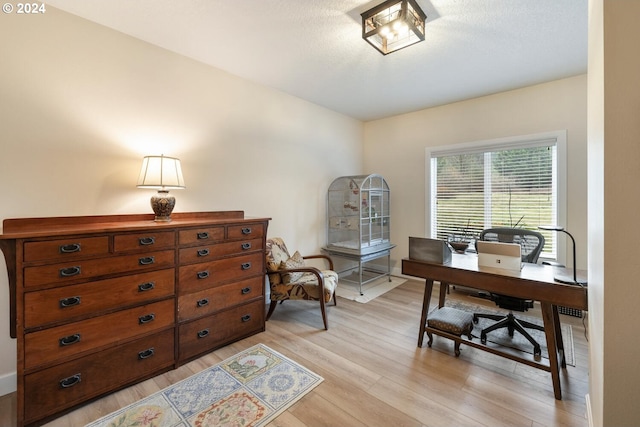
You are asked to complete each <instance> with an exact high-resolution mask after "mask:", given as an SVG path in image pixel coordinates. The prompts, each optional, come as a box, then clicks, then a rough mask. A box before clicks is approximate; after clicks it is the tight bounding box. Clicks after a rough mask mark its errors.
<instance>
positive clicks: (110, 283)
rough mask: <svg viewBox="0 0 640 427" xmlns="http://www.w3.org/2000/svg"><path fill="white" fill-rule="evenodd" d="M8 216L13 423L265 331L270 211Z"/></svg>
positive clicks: (4, 243) (1, 244)
mask: <svg viewBox="0 0 640 427" xmlns="http://www.w3.org/2000/svg"><path fill="white" fill-rule="evenodd" d="M153 218H154V216H153V214H150V215H113V216H111V215H110V216H88V217H87V216H85V217H58V218H21V219H6V220H4V222H3V234H2V235H0V249H2V252H3V253H4V257H5V261H6V264H7V271H8V275H9V287H10V311H11V312H10V315H11V324H10V326H11V331H10V333H11V336H12V337H13V338H16V339H17V413H18V417H17V418H18V420H17V422H18V426H25V425H38V424H41V423H42V422H44V421H46V420H49V419H51V418H55V417H56V416H57V415H60V414H61V413H64V412H66V411H68V410H69V409H71V408H73V407H75V406H77V405H79V404H81V403H83V402H85V401H88V400H91V399H93V398H96V397H98V396H101V395H104V394H107V393H109V392H112V391H114V390H117V389H120V388H123V387H125V386H128V385H131V384H133V383H136V382H139V381H141V380H144V379H147V378H149V377H152V376H154V375H157V374H159V373H161V372H164V371H167V370H170V369H173V368H175V367H176V366H178V365H180V364H182V363H185V362H186V361H189V360H191V359H194V358H196V357H198V356H200V355H202V354H204V353H207V352H209V351H211V350H213V349H215V348H218V347H221V346H223V345H226V344H229V343H231V342H233V341H236V340H239V339H241V338H244V337H247V336H249V335H253V334H255V333H258V332H262V331H264V328H265V323H264V322H265V321H264V310H265V301H264V278H265V265H264V264H265V254H264V250H265V239H266V234H267V226H268V221H269V218H254V219H249V218H245V217H244V213H243V212H242V211H223V212H195V213H176V214H173V215H172V218H173V220H172V221H171V222H164V223H161V222H154V220H153Z"/></svg>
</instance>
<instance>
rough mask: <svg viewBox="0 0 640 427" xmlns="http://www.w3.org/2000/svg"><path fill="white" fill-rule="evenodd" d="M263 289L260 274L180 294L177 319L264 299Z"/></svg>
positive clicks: (190, 317) (206, 313) (202, 314)
mask: <svg viewBox="0 0 640 427" xmlns="http://www.w3.org/2000/svg"><path fill="white" fill-rule="evenodd" d="M263 290H264V278H263V277H262V276H260V277H253V278H251V279H246V280H242V281H240V282H234V283H231V284H228V285H223V286H216V287H214V288H209V289H206V290H204V291H200V292H194V293H192V294H187V295H184V296H181V297H180V298H179V299H178V321H183V320H188V319H195V318H197V317H202V316H206V315H208V314H211V313H213V312H216V311H220V310H222V309H224V308H227V307H233V306H235V305H239V304H243V303H246V302H248V301H251V300H253V299H256V298H261V299H262V300H263V301H264V297H263V295H264V292H263Z"/></svg>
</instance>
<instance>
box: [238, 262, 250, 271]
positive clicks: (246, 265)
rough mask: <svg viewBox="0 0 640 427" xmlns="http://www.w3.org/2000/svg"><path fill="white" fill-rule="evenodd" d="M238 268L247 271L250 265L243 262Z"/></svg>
mask: <svg viewBox="0 0 640 427" xmlns="http://www.w3.org/2000/svg"><path fill="white" fill-rule="evenodd" d="M240 268H242V269H243V270H248V269H250V268H251V263H250V262H245V263H243V264H242V265H241V266H240Z"/></svg>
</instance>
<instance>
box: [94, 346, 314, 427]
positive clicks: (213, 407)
mask: <svg viewBox="0 0 640 427" xmlns="http://www.w3.org/2000/svg"><path fill="white" fill-rule="evenodd" d="M322 381H323V378H322V377H320V376H318V375H316V374H314V373H313V372H311V371H309V370H308V369H306V368H304V367H302V366H300V365H299V364H297V363H296V362H294V361H292V360H290V359H288V358H286V357H285V356H283V355H281V354H280V353H278V352H276V351H274V350H272V349H270V348H269V347H267V346H265V345H263V344H258V345H255V346H253V347H251V348H249V349H248V350H245V351H243V352H241V353H239V354H236V355H235V356H233V357H231V358H229V359H227V360H225V361H223V362H220V363H218V364H217V365H215V366H212V367H211V368H208V369H205V370H204V371H202V372H199V373H197V374H195V375H192V376H191V377H189V378H186V379H184V380H182V381H180V382H178V383H176V384H174V385H172V386H170V387H167V388H166V389H164V390H161V391H159V392H157V393H154V394H152V395H151V396H149V397H147V398H145V399H142V400H140V401H138V402H136V403H134V404H131V405H129V406H127V407H125V408H122V409H120V410H118V411H115V412H113V413H111V414H109V415H107V416H105V417H102V418H100V419H99V420H97V421H94V422H92V423H90V424H87V426H85V427H129V426H130V427H133V426H136V427H151V426H153V427H209V426H243V427H249V426H262V425H264V424H266V423H268V422H269V421H271V420H273V418H275V417H276V416H277V415H278V414H280V413H281V412H282V411H284V410H285V409H287V408H288V407H289V406H291V405H293V404H294V403H295V402H296V401H298V400H299V399H300V398H301V397H302V396H304V395H305V394H306V393H308V392H309V391H311V390H312V389H313V388H314V387H316V386H317V385H318V384H320V383H321V382H322Z"/></svg>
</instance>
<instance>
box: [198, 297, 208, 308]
mask: <svg viewBox="0 0 640 427" xmlns="http://www.w3.org/2000/svg"><path fill="white" fill-rule="evenodd" d="M196 305H197V306H198V307H204V306H205V305H209V298H202V299H201V300H199V301H198V302H197V303H196Z"/></svg>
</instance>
